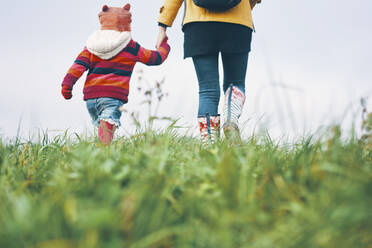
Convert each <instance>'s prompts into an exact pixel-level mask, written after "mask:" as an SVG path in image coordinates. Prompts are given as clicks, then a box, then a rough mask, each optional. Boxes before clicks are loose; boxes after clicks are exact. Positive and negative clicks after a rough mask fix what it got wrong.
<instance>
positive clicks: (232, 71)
mask: <svg viewBox="0 0 372 248" xmlns="http://www.w3.org/2000/svg"><path fill="white" fill-rule="evenodd" d="M222 65H223V73H224V79H223V92H224V93H226V91H227V89H228V88H229V86H230V85H231V84H232V85H233V86H236V87H238V88H239V89H240V90H241V91H242V92H243V93H245V77H246V74H247V66H248V52H246V53H222Z"/></svg>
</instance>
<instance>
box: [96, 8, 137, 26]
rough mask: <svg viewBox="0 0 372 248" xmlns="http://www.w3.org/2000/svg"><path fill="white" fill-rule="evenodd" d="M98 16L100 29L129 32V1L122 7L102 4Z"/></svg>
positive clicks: (130, 17)
mask: <svg viewBox="0 0 372 248" xmlns="http://www.w3.org/2000/svg"><path fill="white" fill-rule="evenodd" d="M98 17H99V22H100V23H101V30H116V31H119V32H124V31H127V32H129V31H130V30H131V26H130V24H131V22H132V14H131V13H130V4H129V3H128V4H126V5H125V6H124V7H122V8H120V7H108V6H107V5H104V6H103V7H102V12H100V13H99V14H98Z"/></svg>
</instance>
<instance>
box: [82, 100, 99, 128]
mask: <svg viewBox="0 0 372 248" xmlns="http://www.w3.org/2000/svg"><path fill="white" fill-rule="evenodd" d="M85 103H86V106H87V110H88V113H89V115H90V118H91V120H92V124H93V125H94V126H95V127H98V126H99V118H98V109H97V98H95V99H88V100H87V101H86V102H85Z"/></svg>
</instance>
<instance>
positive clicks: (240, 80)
mask: <svg viewBox="0 0 372 248" xmlns="http://www.w3.org/2000/svg"><path fill="white" fill-rule="evenodd" d="M222 63H223V68H224V83H223V90H224V94H225V102H224V106H223V120H224V124H223V129H224V133H225V136H227V137H228V138H233V139H240V132H239V127H238V120H239V117H240V115H241V113H242V110H243V105H244V102H245V77H246V72H247V64H248V52H247V53H236V54H222Z"/></svg>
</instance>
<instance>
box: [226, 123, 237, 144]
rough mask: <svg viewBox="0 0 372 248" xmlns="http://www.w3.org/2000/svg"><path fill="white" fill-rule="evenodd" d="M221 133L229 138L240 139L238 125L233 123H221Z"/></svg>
mask: <svg viewBox="0 0 372 248" xmlns="http://www.w3.org/2000/svg"><path fill="white" fill-rule="evenodd" d="M222 128H223V133H224V134H225V137H226V138H227V139H229V140H236V141H241V138H240V130H239V127H238V125H236V124H235V123H227V124H224V125H223V127H222Z"/></svg>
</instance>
